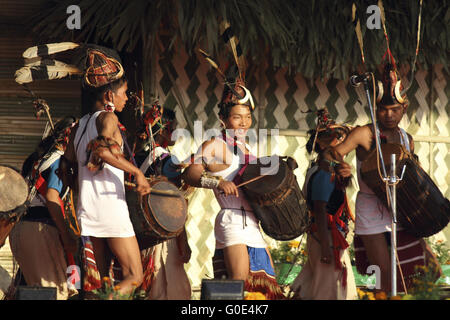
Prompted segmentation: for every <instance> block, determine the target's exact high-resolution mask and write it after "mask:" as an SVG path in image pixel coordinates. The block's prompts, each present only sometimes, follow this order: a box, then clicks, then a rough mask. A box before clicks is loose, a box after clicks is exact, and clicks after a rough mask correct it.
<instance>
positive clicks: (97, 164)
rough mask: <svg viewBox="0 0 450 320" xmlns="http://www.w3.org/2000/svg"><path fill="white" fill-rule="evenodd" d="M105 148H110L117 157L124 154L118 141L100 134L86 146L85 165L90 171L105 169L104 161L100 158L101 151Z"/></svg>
mask: <svg viewBox="0 0 450 320" xmlns="http://www.w3.org/2000/svg"><path fill="white" fill-rule="evenodd" d="M105 148H106V149H109V151H110V152H111V153H112V154H113V155H114V156H116V157H117V158H119V157H121V156H123V153H122V149H121V147H120V145H119V144H118V143H117V141H115V140H114V139H111V138H107V137H104V136H98V137H97V138H95V139H92V140H91V141H90V142H89V143H88V145H87V147H86V152H87V158H86V159H87V160H86V164H85V165H86V166H87V167H88V169H89V171H92V172H96V171H99V170H102V169H103V166H104V161H103V160H102V159H101V158H100V152H101V151H102V149H105Z"/></svg>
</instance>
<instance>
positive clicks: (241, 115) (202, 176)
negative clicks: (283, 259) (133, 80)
mask: <svg viewBox="0 0 450 320" xmlns="http://www.w3.org/2000/svg"><path fill="white" fill-rule="evenodd" d="M234 79H235V78H232V79H231V80H230V79H228V81H227V82H226V83H225V88H224V91H223V95H222V99H221V101H220V103H219V118H220V122H221V124H222V126H223V128H222V129H223V130H222V135H220V136H217V137H213V138H212V139H211V140H208V141H206V142H204V143H203V144H202V146H201V147H200V149H199V150H198V152H197V153H196V155H195V156H194V162H193V164H191V165H190V166H189V167H188V168H187V169H186V170H187V171H186V172H185V180H186V182H187V183H188V184H189V185H192V186H195V187H201V188H208V189H212V190H213V192H214V194H215V196H216V199H217V201H218V203H219V205H220V207H221V210H220V212H219V213H218V215H217V217H216V221H215V227H214V234H215V238H216V251H215V254H214V257H213V266H214V277H215V278H222V277H226V278H228V279H234V280H244V281H245V290H246V291H259V292H262V293H263V294H264V295H265V296H266V298H267V299H282V298H283V297H284V296H283V294H282V292H281V289H280V287H279V286H278V284H277V282H276V279H275V273H274V269H273V263H272V259H271V256H270V253H269V251H268V248H267V244H266V242H265V241H264V239H263V236H262V234H261V231H260V228H259V222H258V220H257V219H256V217H255V215H254V213H253V210H252V208H251V206H250V205H249V203H248V202H247V200H246V197H245V195H244V193H243V191H242V190H241V189H240V188H237V187H236V185H237V184H236V183H235V182H234V181H237V180H236V179H238V178H239V176H240V175H242V170H241V168H242V165H245V163H248V160H249V157H250V156H251V154H250V152H249V147H248V145H246V143H245V137H246V133H247V131H248V129H249V128H250V127H251V125H252V112H253V109H254V105H253V99H252V97H251V94H250V92H249V91H248V89H247V88H245V86H244V82H243V81H242V79H241V78H240V77H237V79H236V80H234ZM246 160H247V161H246Z"/></svg>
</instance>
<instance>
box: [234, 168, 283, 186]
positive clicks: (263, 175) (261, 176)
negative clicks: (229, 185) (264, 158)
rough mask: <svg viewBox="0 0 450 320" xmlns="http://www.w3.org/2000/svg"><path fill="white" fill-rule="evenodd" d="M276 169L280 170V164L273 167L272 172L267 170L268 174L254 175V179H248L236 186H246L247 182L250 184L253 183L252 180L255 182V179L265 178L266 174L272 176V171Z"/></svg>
mask: <svg viewBox="0 0 450 320" xmlns="http://www.w3.org/2000/svg"><path fill="white" fill-rule="evenodd" d="M275 170H278V166H275V167H273V168H272V170H270V172H267V173H266V174H262V175H260V176H257V177H254V178H252V179H250V180H247V181H244V182H242V183H240V184H238V185H237V186H236V188H239V187H242V186H245V185H246V184H249V183H251V182H253V181H256V180H259V179H261V178H264V177H265V176H270V175H272V173H273V172H274V171H275Z"/></svg>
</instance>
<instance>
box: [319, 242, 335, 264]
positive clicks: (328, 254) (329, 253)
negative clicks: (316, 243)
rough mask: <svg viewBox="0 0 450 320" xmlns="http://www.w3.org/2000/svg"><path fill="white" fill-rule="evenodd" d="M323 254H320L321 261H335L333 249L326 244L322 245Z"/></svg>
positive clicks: (329, 262)
mask: <svg viewBox="0 0 450 320" xmlns="http://www.w3.org/2000/svg"><path fill="white" fill-rule="evenodd" d="M320 247H321V250H320V252H321V255H320V262H321V263H325V264H331V263H332V261H333V250H331V247H330V246H329V245H328V244H326V245H321V246H320Z"/></svg>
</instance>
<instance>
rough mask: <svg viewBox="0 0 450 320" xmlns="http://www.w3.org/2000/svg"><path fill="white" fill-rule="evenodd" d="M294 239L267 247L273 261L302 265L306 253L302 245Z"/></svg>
mask: <svg viewBox="0 0 450 320" xmlns="http://www.w3.org/2000/svg"><path fill="white" fill-rule="evenodd" d="M299 246H300V242H299V241H296V240H291V241H283V242H280V243H279V245H278V246H277V247H274V248H272V247H271V248H269V250H270V255H271V256H272V260H273V262H274V263H291V264H300V265H303V264H304V263H305V261H306V258H307V254H306V251H305V248H304V246H300V247H299Z"/></svg>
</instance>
